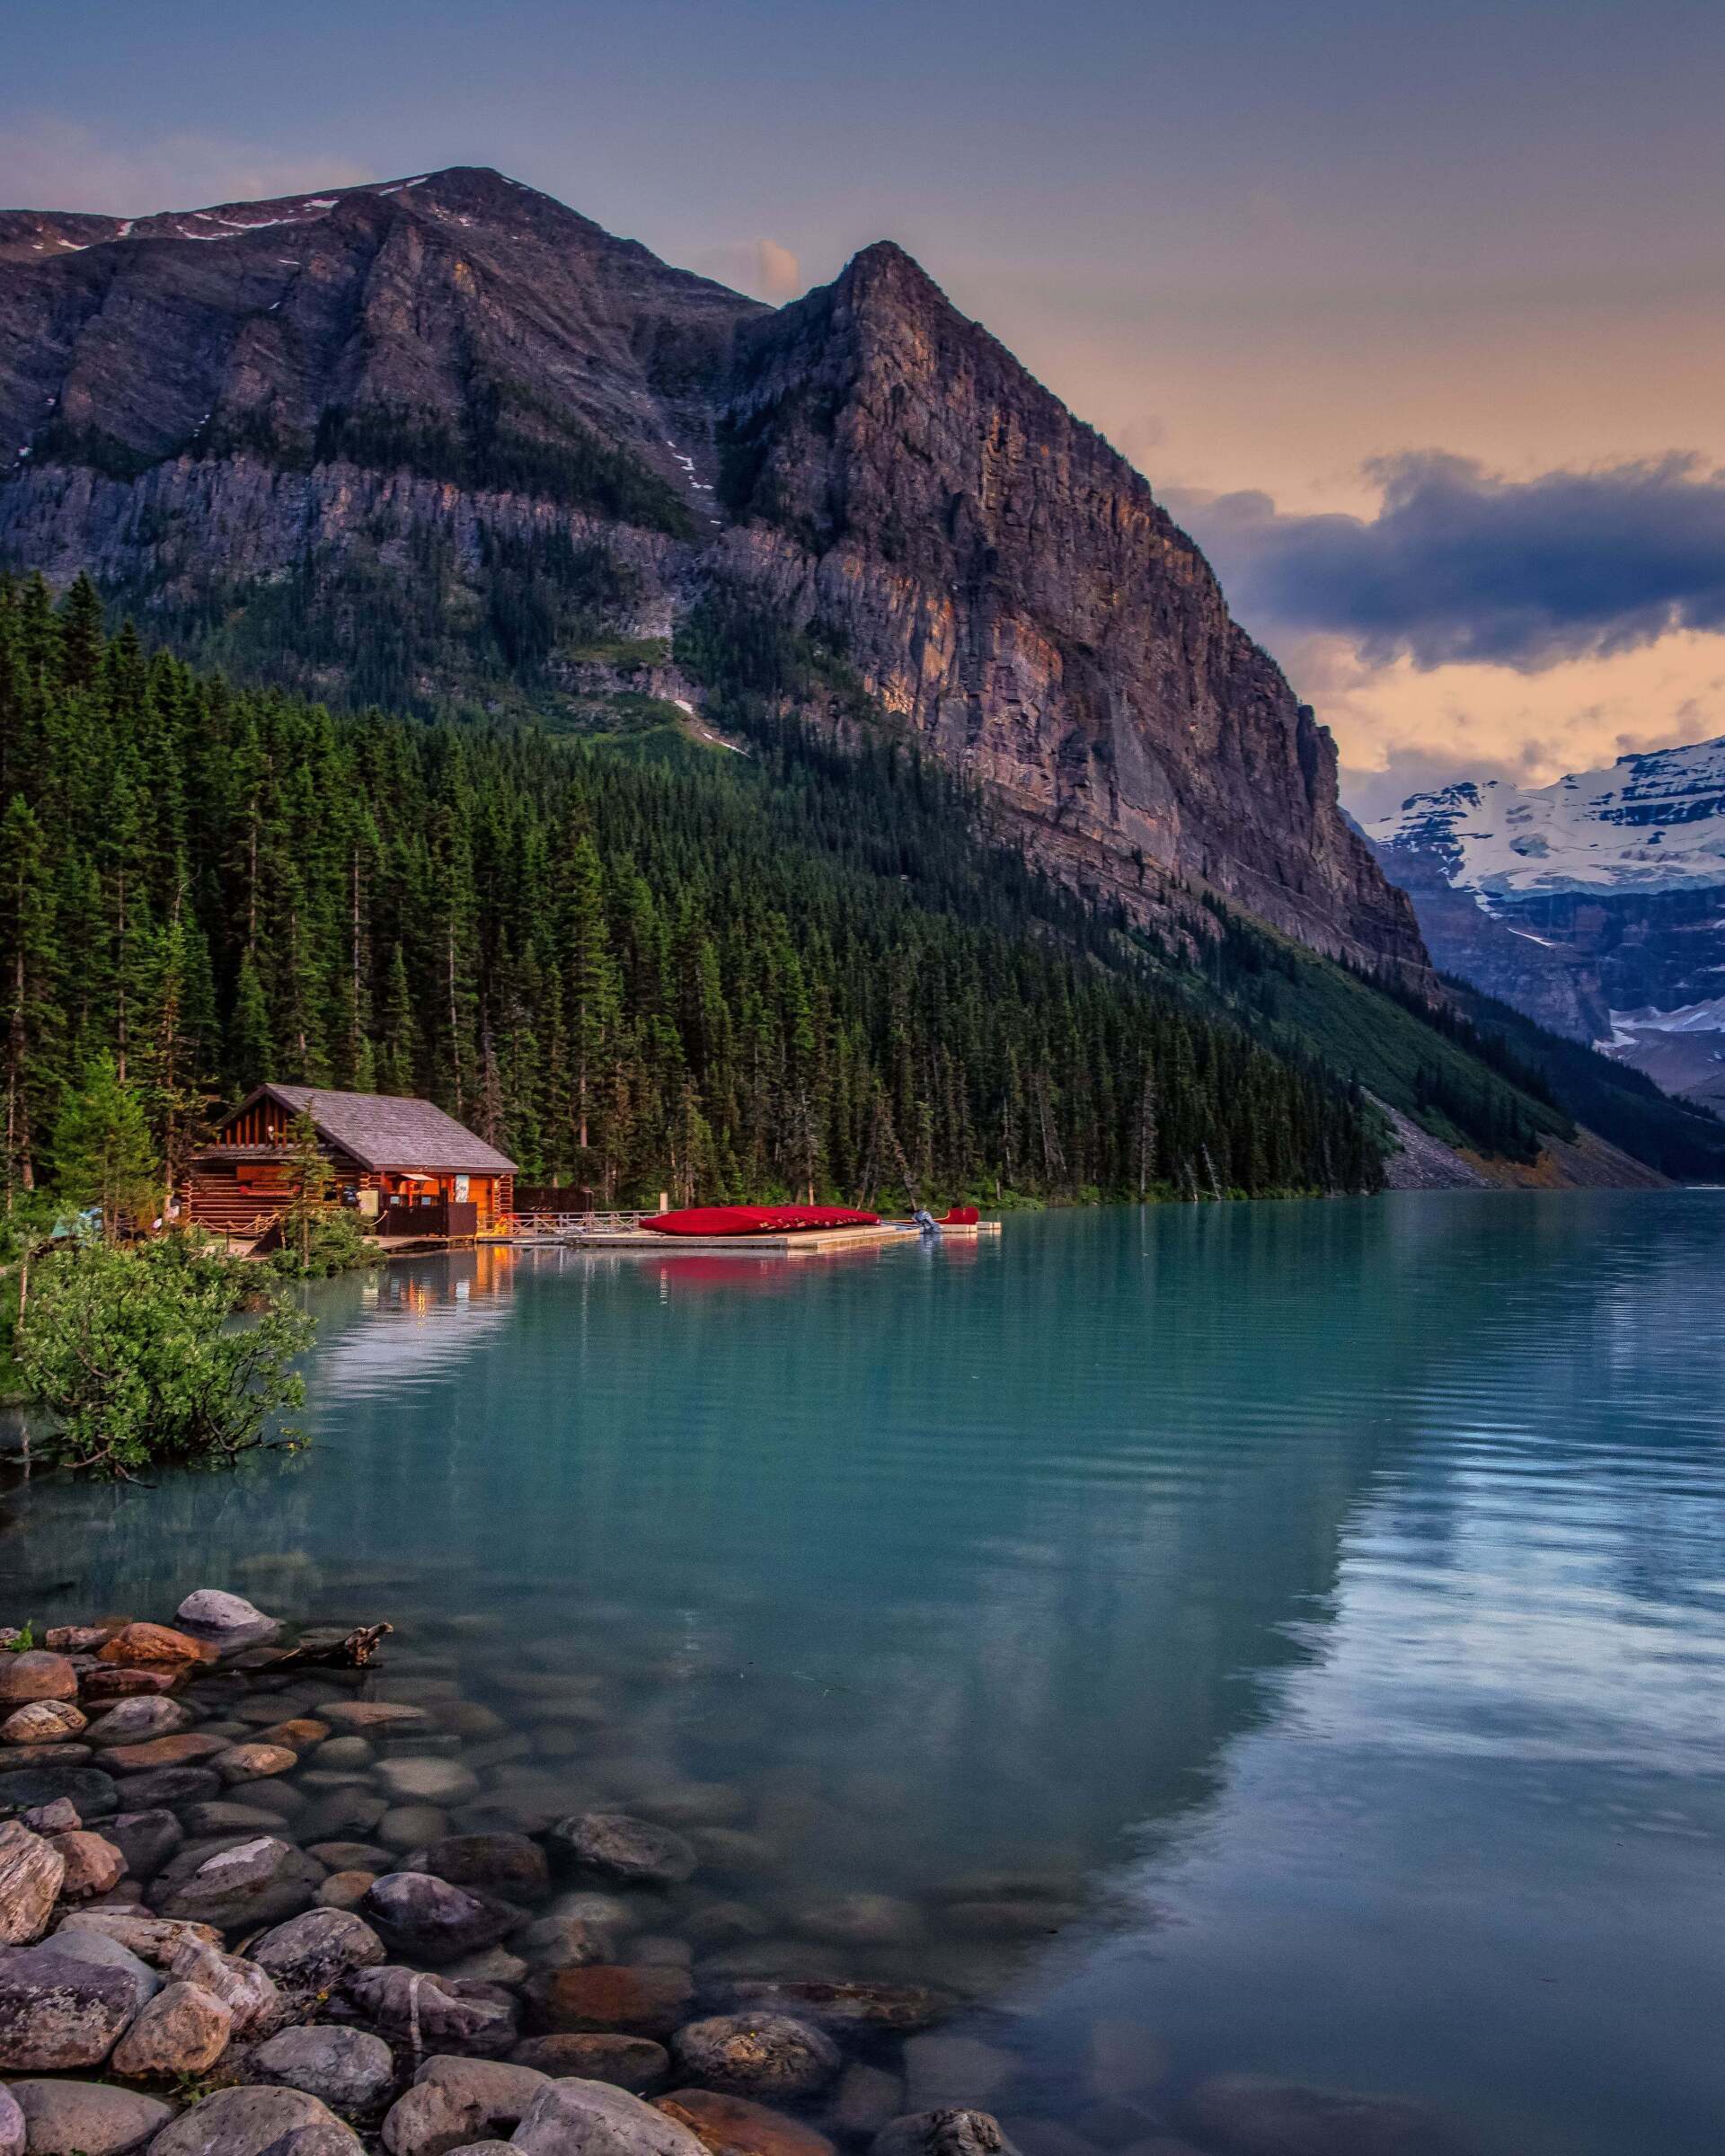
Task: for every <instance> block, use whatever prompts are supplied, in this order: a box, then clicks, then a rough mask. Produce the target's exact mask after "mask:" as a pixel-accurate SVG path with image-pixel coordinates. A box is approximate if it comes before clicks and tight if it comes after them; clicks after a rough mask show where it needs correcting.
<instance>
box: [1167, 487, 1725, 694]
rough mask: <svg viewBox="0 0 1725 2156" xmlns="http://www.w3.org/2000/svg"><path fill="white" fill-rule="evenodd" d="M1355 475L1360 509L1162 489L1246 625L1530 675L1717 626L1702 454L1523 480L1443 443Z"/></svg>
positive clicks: (1391, 656)
mask: <svg viewBox="0 0 1725 2156" xmlns="http://www.w3.org/2000/svg"><path fill="white" fill-rule="evenodd" d="M1367 471H1368V473H1370V475H1371V477H1372V479H1373V480H1374V481H1375V482H1376V484H1377V486H1378V487H1379V488H1380V490H1381V492H1382V503H1381V506H1380V508H1379V509H1378V511H1377V514H1376V516H1375V517H1351V516H1334V515H1326V516H1300V515H1283V514H1282V513H1281V512H1279V511H1278V509H1277V507H1276V504H1275V502H1274V501H1273V500H1272V499H1270V497H1269V495H1267V494H1261V493H1238V494H1204V493H1200V492H1198V491H1195V490H1181V489H1174V490H1168V491H1165V492H1164V495H1163V499H1164V500H1165V501H1166V503H1167V506H1168V508H1169V509H1170V511H1171V512H1172V515H1174V516H1175V517H1179V518H1180V520H1181V522H1182V523H1183V524H1184V525H1185V526H1187V528H1188V529H1189V530H1190V532H1191V534H1192V535H1193V537H1194V538H1196V539H1197V540H1198V542H1199V544H1200V545H1201V546H1202V547H1203V548H1204V550H1205V552H1207V554H1208V555H1209V557H1210V559H1211V561H1213V562H1214V563H1215V565H1216V571H1217V573H1218V575H1219V576H1220V577H1221V579H1222V583H1223V587H1224V588H1225V590H1226V592H1227V594H1228V597H1229V600H1230V603H1231V604H1232V605H1233V607H1234V612H1235V613H1236V614H1238V615H1239V616H1240V618H1241V619H1242V620H1243V622H1244V623H1245V624H1246V625H1247V627H1248V628H1250V629H1252V630H1253V631H1254V632H1259V633H1261V634H1263V635H1265V636H1267V637H1269V639H1270V640H1271V641H1281V640H1282V639H1286V638H1287V637H1288V636H1296V637H1297V636H1309V635H1327V636H1335V637H1340V638H1342V639H1344V640H1345V641H1347V642H1348V643H1349V645H1350V646H1352V648H1353V649H1355V650H1356V651H1357V652H1358V654H1359V656H1360V657H1361V658H1363V659H1365V660H1366V661H1367V662H1368V663H1369V664H1372V665H1376V666H1384V665H1387V664H1389V663H1391V662H1392V661H1394V660H1399V659H1405V660H1408V661H1411V664H1412V665H1413V666H1414V667H1416V668H1420V669H1426V668H1431V667H1444V666H1450V665H1456V664H1465V665H1484V666H1490V667H1509V668H1513V669H1515V670H1516V671H1517V672H1520V673H1526V674H1534V673H1539V672H1543V671H1544V670H1545V669H1546V668H1548V667H1555V666H1560V665H1562V664H1565V663H1567V662H1570V661H1573V660H1576V659H1580V658H1609V657H1611V656H1612V655H1614V654H1615V653H1618V652H1623V651H1630V650H1634V649H1638V648H1640V647H1641V646H1645V645H1648V644H1652V643H1655V642H1657V641H1659V639H1660V638H1662V637H1665V636H1668V635H1670V634H1672V633H1673V632H1677V631H1682V630H1693V631H1703V632H1707V631H1718V630H1725V472H1720V471H1717V470H1712V469H1709V468H1708V467H1707V466H1705V465H1704V464H1703V461H1702V460H1701V459H1700V458H1699V457H1696V456H1693V455H1678V454H1673V455H1668V456H1664V457H1660V458H1655V459H1649V460H1647V461H1643V462H1639V463H1624V464H1608V465H1604V466H1601V467H1599V468H1597V469H1595V470H1592V471H1556V472H1548V473H1544V474H1543V475H1541V476H1540V477H1537V478H1534V479H1528V480H1512V479H1508V478H1505V477H1503V476H1501V475H1499V474H1498V473H1491V472H1489V471H1488V470H1487V469H1486V468H1485V466H1484V465H1482V464H1477V463H1475V462H1473V461H1472V460H1471V459H1468V458H1465V457H1459V456H1449V455H1443V454H1441V453H1439V452H1437V451H1432V452H1427V453H1422V454H1418V455H1402V456H1396V457H1388V458H1384V459H1380V460H1378V461H1376V462H1375V463H1374V464H1370V465H1368V466H1367ZM1278 632H1280V634H1279V638H1278Z"/></svg>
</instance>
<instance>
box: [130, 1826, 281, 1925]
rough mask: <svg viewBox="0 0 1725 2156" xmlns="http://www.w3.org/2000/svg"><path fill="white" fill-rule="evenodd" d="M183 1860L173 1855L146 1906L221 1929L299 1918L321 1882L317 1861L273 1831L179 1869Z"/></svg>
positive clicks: (154, 1885)
mask: <svg viewBox="0 0 1725 2156" xmlns="http://www.w3.org/2000/svg"><path fill="white" fill-rule="evenodd" d="M186 1853H187V1854H190V1853H191V1852H190V1851H188V1852H186ZM185 1862H186V1857H185V1855H181V1856H180V1857H176V1858H175V1859H174V1860H173V1863H172V1864H170V1865H169V1866H168V1868H167V1869H166V1870H165V1871H164V1872H163V1873H162V1874H161V1875H160V1876H159V1877H158V1878H156V1879H155V1882H154V1883H153V1885H152V1886H151V1887H150V1893H149V1900H150V1905H151V1906H152V1908H154V1909H155V1910H157V1911H158V1912H159V1913H161V1914H162V1915H164V1916H180V1917H190V1919H191V1920H192V1921H193V1922H198V1923H207V1924H214V1925H215V1926H216V1928H217V1930H218V1931H235V1930H237V1929H238V1927H239V1926H241V1925H242V1924H267V1923H270V1922H279V1921H280V1920H281V1919H282V1918H283V1917H288V1916H297V1915H298V1914H299V1912H300V1911H301V1910H302V1909H304V1908H305V1907H306V1906H307V1905H308V1904H310V1902H311V1898H312V1896H313V1895H314V1893H315V1892H316V1891H317V1889H318V1887H319V1886H321V1885H322V1884H323V1866H322V1865H321V1864H318V1863H316V1862H314V1860H312V1859H311V1858H310V1857H307V1856H304V1855H302V1854H301V1852H300V1851H298V1850H296V1849H295V1848H293V1847H292V1846H291V1844H290V1843H288V1842H283V1841H281V1840H280V1839H279V1837H278V1836H275V1835H273V1834H260V1835H258V1836H257V1837H256V1839H255V1840H253V1841H250V1842H240V1843H239V1844H238V1845H237V1846H236V1847H234V1848H232V1849H224V1850H218V1851H217V1852H216V1853H215V1854H214V1855H213V1856H207V1857H203V1858H202V1859H201V1860H198V1861H196V1863H195V1865H194V1866H192V1867H190V1868H188V1869H185V1870H183V1871H181V1867H182V1866H183V1865H185ZM176 1874H178V1876H176Z"/></svg>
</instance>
